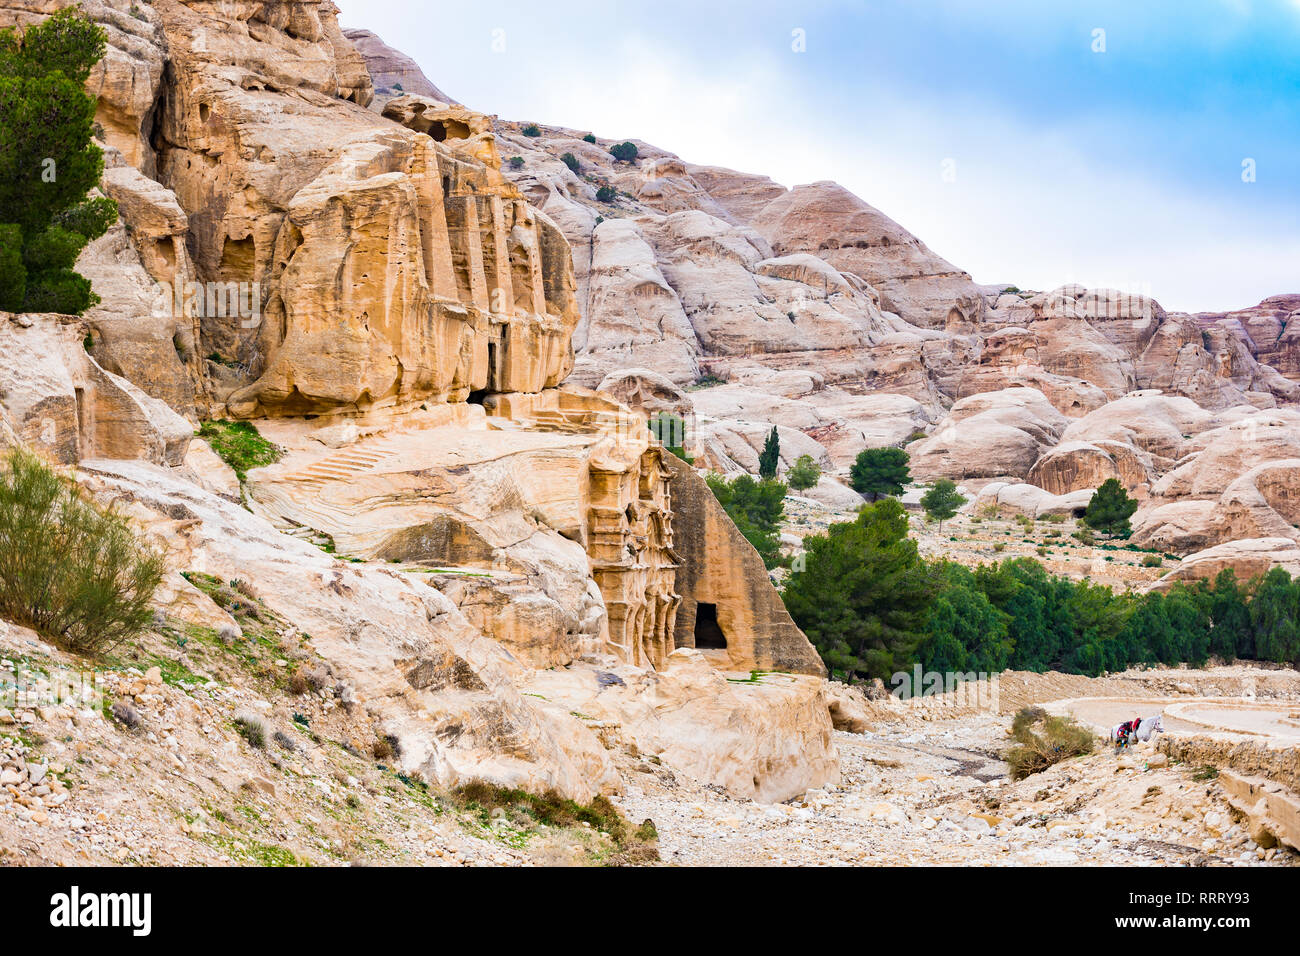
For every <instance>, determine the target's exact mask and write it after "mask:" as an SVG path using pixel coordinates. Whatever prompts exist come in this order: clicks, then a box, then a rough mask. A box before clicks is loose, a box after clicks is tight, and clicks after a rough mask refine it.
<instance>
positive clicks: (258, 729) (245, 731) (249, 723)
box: [235, 711, 267, 750]
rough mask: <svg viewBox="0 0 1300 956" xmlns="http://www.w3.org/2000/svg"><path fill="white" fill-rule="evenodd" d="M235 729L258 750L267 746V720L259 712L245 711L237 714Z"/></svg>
mask: <svg viewBox="0 0 1300 956" xmlns="http://www.w3.org/2000/svg"><path fill="white" fill-rule="evenodd" d="M235 730H237V731H239V736H241V737H243V738H244V739H245V740H247V741H248V745H249V746H250V747H256V748H257V749H258V750H262V749H263V748H265V747H266V736H267V735H266V722H265V721H264V720H262V718H261V717H259V716H258V715H257V714H254V713H251V712H249V711H243V712H241V713H239V714H237V715H235Z"/></svg>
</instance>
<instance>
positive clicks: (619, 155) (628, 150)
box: [609, 143, 637, 163]
mask: <svg viewBox="0 0 1300 956" xmlns="http://www.w3.org/2000/svg"><path fill="white" fill-rule="evenodd" d="M609 152H610V155H611V156H613V157H614V158H615V159H617V160H618V161H619V162H620V163H630V162H632V160H634V159H636V157H637V148H636V143H618V144H616V145H614V146H611V147H610V148H609Z"/></svg>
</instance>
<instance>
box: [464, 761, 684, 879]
mask: <svg viewBox="0 0 1300 956" xmlns="http://www.w3.org/2000/svg"><path fill="white" fill-rule="evenodd" d="M452 796H453V798H454V800H455V801H456V802H457V803H458V804H459V805H460V806H461V807H462V808H463V809H465V810H467V811H469V812H470V813H473V814H474V815H475V816H476V817H477V818H478V820H479V822H480V823H481V824H482V825H483V826H485V827H487V826H491V824H492V811H493V810H496V809H498V808H500V809H502V810H505V811H506V812H507V813H511V814H514V816H515V818H516V819H518V818H520V817H527V818H529V819H531V820H533V821H536V822H537V823H541V824H545V825H546V826H548V827H560V828H566V827H580V826H582V825H583V824H584V823H585V824H587V825H588V826H590V827H591V828H592V829H593V830H595V831H596V832H598V833H603V834H604V835H605V836H607V837H608V838H609V840H610V842H611V843H613V845H614V848H615V853H614V854H613V855H612V856H610V857H609V858H608V860H607V861H606V862H608V863H610V864H612V865H615V866H622V865H626V864H632V863H651V862H655V861H657V860H658V859H659V848H658V846H657V841H658V836H659V834H658V832H657V831H655V828H654V823H653V822H652V821H650V820H646V821H645V822H644V823H642V824H641V825H640V826H639V827H633V826H632V824H631V823H629V822H628V820H627V818H626V817H624V816H623V815H622V814H621V813H619V812H618V808H617V807H615V806H614V805H613V804H612V803H610V802H609V800H608V799H607V798H606V797H603V796H598V797H596V798H594V799H593V800H592V801H591V802H590V803H586V804H582V803H578V802H577V801H575V800H569V799H566V798H564V797H562V796H560V795H559V794H558V793H556V792H555V791H554V790H551V791H548V792H547V793H545V794H543V795H540V796H539V795H537V794H535V793H529V792H528V791H526V790H516V789H511V788H507V787H498V786H496V785H494V784H490V783H484V782H482V781H473V782H471V783H467V784H465V785H464V786H461V787H457V788H456V789H455V790H453V791H452ZM651 834H653V836H651Z"/></svg>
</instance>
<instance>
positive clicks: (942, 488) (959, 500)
mask: <svg viewBox="0 0 1300 956" xmlns="http://www.w3.org/2000/svg"><path fill="white" fill-rule="evenodd" d="M966 501H967V499H966V498H964V497H962V495H961V494H959V493H958V491H957V485H956V483H954V482H953V481H952V480H951V479H948V478H940V479H939V480H938V481H936V482H935V483H934V484H933V485H931V486H930V490H929V491H927V492H926V493H925V494H924V495H923V496H922V497H921V507H922V508H924V509H925V513H926V515H927V516H928V517H929V518H930V520H932V521H938V522H939V530H940V531H942V530H943V523H944V522H945V521H947V520H948V519H949V518H951V517H953V516H954V515H955V514H956V513H957V509H958V508H960V507H961V506H962V505H964V504H965V503H966Z"/></svg>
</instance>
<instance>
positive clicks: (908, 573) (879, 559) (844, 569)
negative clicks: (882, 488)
mask: <svg viewBox="0 0 1300 956" xmlns="http://www.w3.org/2000/svg"><path fill="white" fill-rule="evenodd" d="M804 547H805V549H806V552H805V555H804V561H805V564H804V570H802V571H800V572H797V573H795V574H792V575H791V576H790V578H789V580H788V581H787V583H786V586H785V592H784V595H783V596H784V598H785V603H786V608H787V609H788V610H789V611H790V615H791V617H793V618H794V621H795V623H796V624H798V625H799V627H800V628H802V629H803V632H804V633H805V634H806V635H808V640H810V641H811V642H812V645H813V647H815V648H816V649H817V652H818V653H819V654H820V655H821V657H822V660H823V661H825V663H826V666H827V668H828V669H830V670H831V671H832V672H838V673H842V674H845V675H847V676H848V677H849V679H850V680H852V679H855V678H858V677H879V678H881V679H882V680H888V679H889V677H890V676H891V675H892V674H894V673H896V672H897V671H900V670H903V669H905V668H907V667H910V666H911V664H912V662H913V661H915V660H916V659H917V658H916V652H917V647H918V646H919V645H920V643H921V641H922V639H923V638H924V637H925V623H926V619H927V616H928V615H929V612H930V604H931V599H932V596H933V592H934V588H935V582H934V573H933V571H932V570H931V568H930V567H929V566H927V565H926V563H925V562H924V561H922V560H921V559H920V557H919V556H918V554H917V550H916V542H915V541H912V540H910V539H909V538H908V537H907V512H906V511H904V510H903V506H902V505H900V504H899V503H898V502H897V501H896V500H894V499H887V500H885V501H881V502H878V503H877V504H873V505H868V506H866V507H864V508H863V509H862V511H861V512H859V514H858V517H857V519H856V520H855V521H852V522H841V523H837V524H833V525H831V526H830V528H828V529H827V532H826V534H824V535H812V536H809V537H807V538H805V539H804Z"/></svg>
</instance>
